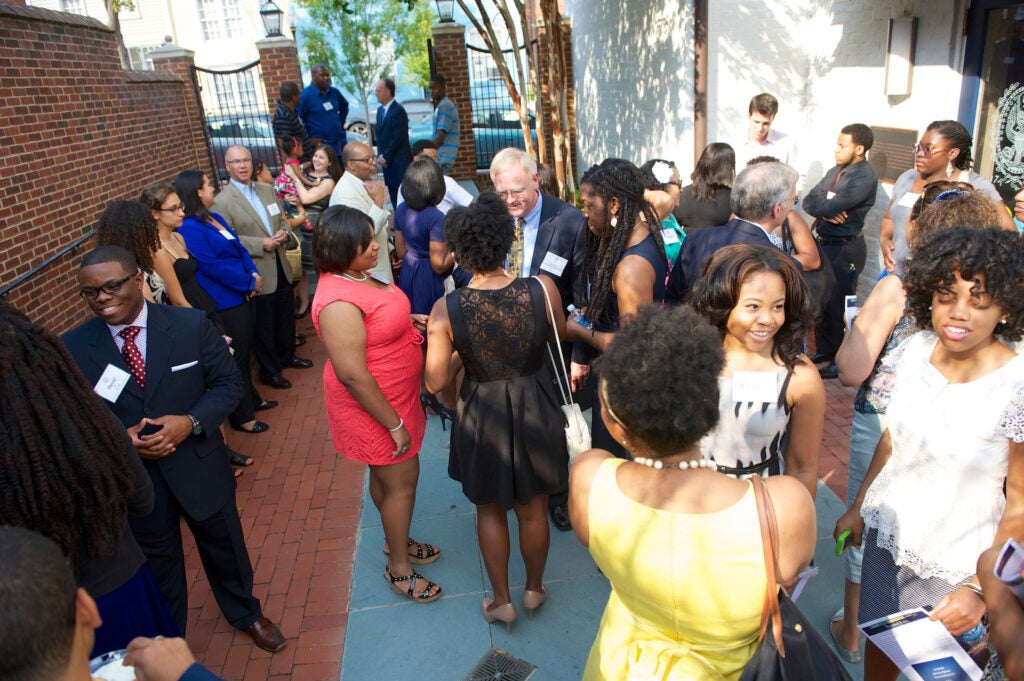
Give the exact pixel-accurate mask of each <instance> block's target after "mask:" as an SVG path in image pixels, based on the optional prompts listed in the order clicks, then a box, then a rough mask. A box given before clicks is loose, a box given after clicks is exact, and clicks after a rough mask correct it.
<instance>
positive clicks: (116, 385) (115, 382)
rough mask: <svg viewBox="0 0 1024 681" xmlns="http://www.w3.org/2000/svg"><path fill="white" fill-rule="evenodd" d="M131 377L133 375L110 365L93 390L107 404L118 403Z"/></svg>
mask: <svg viewBox="0 0 1024 681" xmlns="http://www.w3.org/2000/svg"><path fill="white" fill-rule="evenodd" d="M131 377H132V375H131V374H129V373H128V372H127V371H125V370H124V369H119V368H117V367H116V366H114V365H113V364H108V365H107V368H106V369H104V370H103V375H101V376H100V380H98V381H96V385H95V386H93V389H92V390H93V392H94V393H96V394H97V395H99V396H100V397H102V398H103V399H105V400H106V401H107V402H117V398H118V397H120V396H121V391H122V390H124V387H125V386H126V385H127V384H128V379H129V378H131Z"/></svg>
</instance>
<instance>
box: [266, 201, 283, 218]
mask: <svg viewBox="0 0 1024 681" xmlns="http://www.w3.org/2000/svg"><path fill="white" fill-rule="evenodd" d="M267 212H268V213H270V217H276V216H278V215H280V214H281V209H280V208H278V207H277V203H271V204H268V205H267Z"/></svg>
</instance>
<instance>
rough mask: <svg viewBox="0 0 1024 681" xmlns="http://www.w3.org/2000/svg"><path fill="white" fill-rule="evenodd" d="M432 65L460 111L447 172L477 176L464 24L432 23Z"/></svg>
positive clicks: (468, 177)
mask: <svg viewBox="0 0 1024 681" xmlns="http://www.w3.org/2000/svg"><path fill="white" fill-rule="evenodd" d="M431 33H432V38H433V42H434V68H435V70H436V71H437V73H440V74H441V75H443V76H444V77H445V81H446V82H447V84H448V98H449V99H451V100H452V102H454V103H455V108H456V109H458V112H459V153H458V155H457V156H456V157H455V166H454V167H453V168H452V172H451V173H449V174H450V175H451V176H452V177H453V178H455V179H456V180H472V179H474V178H475V177H476V151H475V150H476V144H475V142H474V140H473V108H472V106H471V104H470V101H469V63H468V62H467V60H466V28H465V26H462V25H459V24H435V25H434V26H433V27H432V28H431Z"/></svg>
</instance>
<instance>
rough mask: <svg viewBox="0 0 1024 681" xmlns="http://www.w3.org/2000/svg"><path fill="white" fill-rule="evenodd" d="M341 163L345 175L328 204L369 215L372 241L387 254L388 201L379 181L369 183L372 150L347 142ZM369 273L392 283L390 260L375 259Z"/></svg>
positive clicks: (374, 169)
mask: <svg viewBox="0 0 1024 681" xmlns="http://www.w3.org/2000/svg"><path fill="white" fill-rule="evenodd" d="M341 163H342V165H343V166H345V174H344V175H342V176H341V179H340V180H338V184H337V185H336V186H335V187H334V191H333V192H331V201H330V205H332V206H348V207H350V208H355V209H356V210H358V211H360V212H362V213H365V214H366V215H368V216H370V220H372V221H373V229H374V233H373V239H374V241H376V242H377V245H378V246H380V252H381V254H386V253H390V251H389V249H388V237H389V231H390V230H389V228H388V222H389V218H390V217H391V213H389V212H388V211H387V210H386V209H385V208H384V204H385V203H387V201H388V190H387V187H385V186H384V184H383V183H382V182H378V181H376V180H374V181H372V182H371V181H370V180H372V179H373V178H374V177H376V175H377V166H376V159H375V158H374V156H373V150H372V149H370V147H368V146H367V145H365V144H363V143H362V142H349V143H348V144H346V145H345V148H344V149H343V150H342V151H341ZM371 273H372V274H373V276H374V277H376V278H377V279H379V280H380V281H383V282H387V283H389V284H390V283H392V282H393V281H394V276H393V275H392V273H391V258H390V257H382V258H380V259H378V260H377V265H376V266H375V267H374V268H373V270H371Z"/></svg>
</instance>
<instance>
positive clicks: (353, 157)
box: [341, 142, 377, 182]
mask: <svg viewBox="0 0 1024 681" xmlns="http://www.w3.org/2000/svg"><path fill="white" fill-rule="evenodd" d="M341 162H342V164H343V165H344V166H345V172H349V173H352V174H353V175H355V176H356V177H358V178H359V179H360V180H363V181H364V182H365V181H366V180H369V179H370V178H371V177H373V176H374V175H376V174H377V166H376V164H374V162H373V150H372V149H370V147H369V146H367V145H366V144H363V143H362V142H349V143H348V144H346V145H345V148H344V149H342V150H341Z"/></svg>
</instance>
